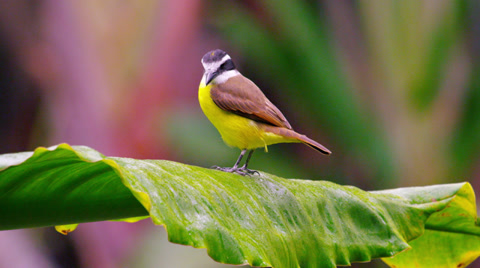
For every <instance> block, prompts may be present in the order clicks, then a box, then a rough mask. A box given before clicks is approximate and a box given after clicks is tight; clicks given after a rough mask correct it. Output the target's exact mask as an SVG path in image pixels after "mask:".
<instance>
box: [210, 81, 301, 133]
mask: <svg viewBox="0 0 480 268" xmlns="http://www.w3.org/2000/svg"><path fill="white" fill-rule="evenodd" d="M210 95H211V97H212V99H213V102H215V104H216V105H217V106H218V107H220V108H221V109H222V110H225V111H229V112H232V113H235V114H238V115H240V116H243V117H246V118H249V119H252V120H255V121H257V122H262V123H266V124H269V125H273V126H277V127H284V128H288V129H292V127H291V126H290V123H288V121H287V119H286V118H285V116H284V115H283V114H282V112H280V110H279V109H278V108H277V107H276V106H275V105H273V103H272V102H270V100H268V99H267V97H265V95H264V94H263V92H262V91H261V90H260V89H259V88H258V87H257V86H256V85H255V84H254V83H253V82H252V81H250V80H249V79H247V78H245V77H244V76H243V75H241V74H240V75H237V76H234V77H232V78H230V79H228V80H227V81H226V82H225V83H222V84H219V85H215V86H213V87H212V89H211V90H210Z"/></svg>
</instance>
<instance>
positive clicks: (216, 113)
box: [198, 81, 294, 149]
mask: <svg viewBox="0 0 480 268" xmlns="http://www.w3.org/2000/svg"><path fill="white" fill-rule="evenodd" d="M210 89H211V85H207V86H205V84H204V83H203V81H202V83H200V87H199V90H198V100H199V102H200V107H201V108H202V110H203V113H204V114H205V115H206V116H207V118H208V119H209V120H210V122H212V124H213V125H214V126H215V127H216V128H217V130H218V132H220V135H221V136H222V139H223V141H224V142H225V143H226V144H227V145H229V146H232V147H237V148H240V149H255V148H259V147H265V149H266V148H267V145H270V144H275V143H283V142H294V141H293V140H291V139H286V138H284V137H282V136H280V135H276V134H273V133H271V132H266V131H264V130H263V128H262V125H261V124H260V123H257V122H255V121H253V120H251V119H248V118H245V117H242V116H239V115H236V114H234V113H231V112H227V111H224V110H222V109H220V108H219V107H218V106H217V105H216V104H215V103H214V102H213V100H212V98H211V97H210Z"/></svg>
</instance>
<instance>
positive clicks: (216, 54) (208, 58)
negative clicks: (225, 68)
mask: <svg viewBox="0 0 480 268" xmlns="http://www.w3.org/2000/svg"><path fill="white" fill-rule="evenodd" d="M225 55H227V53H226V52H225V51H223V50H221V49H215V50H212V51H210V52H207V54H205V55H204V56H203V58H202V61H203V62H205V63H211V62H216V61H220V60H221V59H223V57H225Z"/></svg>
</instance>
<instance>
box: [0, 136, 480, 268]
mask: <svg viewBox="0 0 480 268" xmlns="http://www.w3.org/2000/svg"><path fill="white" fill-rule="evenodd" d="M145 215H150V216H151V218H152V220H153V222H154V223H156V224H159V225H164V226H165V228H166V229H167V231H168V236H169V240H170V241H172V242H174V243H180V244H184V245H192V246H194V247H198V248H207V251H208V254H209V255H210V256H211V257H212V258H213V259H215V260H217V261H220V262H223V263H230V264H244V263H248V264H251V265H255V266H273V267H277V268H279V267H335V266H336V265H348V264H350V263H351V262H358V261H369V260H371V259H372V258H382V257H391V256H394V255H396V254H398V255H396V256H395V257H394V258H391V259H386V262H387V263H390V264H392V265H396V267H411V266H409V265H411V264H412V263H420V264H421V265H420V266H418V267H441V266H428V265H429V263H428V259H427V260H424V258H425V254H426V253H428V254H431V252H440V253H442V252H445V251H446V250H448V248H449V247H455V246H457V247H456V248H455V251H453V252H452V251H448V252H450V253H449V254H442V255H438V254H437V255H436V257H437V258H440V261H442V260H443V262H442V263H447V262H448V263H462V264H468V263H469V262H471V261H473V260H474V259H475V258H477V257H478V256H479V254H480V253H479V250H478V249H479V240H480V239H479V236H480V227H479V226H478V223H476V217H477V215H476V208H475V200H474V193H473V190H472V188H471V186H470V184H468V183H459V184H448V185H439V186H429V187H418V188H402V189H395V190H388V191H377V192H365V191H362V190H360V189H358V188H355V187H350V186H340V185H337V184H334V183H331V182H327V181H308V180H296V179H290V180H287V179H283V178H279V177H276V176H273V175H269V174H265V173H260V175H256V176H252V177H242V176H239V175H235V174H229V173H224V172H220V171H216V170H208V169H204V168H200V167H195V166H188V165H184V164H180V163H175V162H170V161H163V160H135V159H128V158H117V157H105V156H103V155H102V154H100V153H98V152H97V151H94V150H93V149H90V148H88V147H82V146H74V147H70V146H69V145H66V144H62V145H59V146H55V147H51V148H48V149H47V148H39V149H37V150H36V151H35V152H33V153H32V152H27V153H16V154H6V155H2V156H0V229H3V230H5V229H14V228H25V227H35V226H48V225H64V224H71V223H78V222H87V221H98V220H109V219H120V218H128V217H138V216H145ZM422 234H423V235H422ZM424 238H425V239H426V240H422V239H424ZM414 239H415V240H414ZM412 240H413V241H412ZM410 241H412V242H410ZM425 241H426V242H427V243H425ZM432 241H434V242H435V244H433V245H432V244H430V243H429V242H432ZM472 241H473V242H472ZM417 242H418V243H417ZM467 242H468V243H469V244H466V243H467ZM412 245H413V249H412V250H410V251H407V252H406V253H404V252H403V251H405V250H407V249H410V248H411V247H412ZM458 245H462V246H461V247H460V246H458ZM410 252H412V253H413V254H410V255H409V256H408V257H407V258H402V255H405V256H407V255H406V254H409V253H410ZM422 263H423V266H422ZM459 267H460V266H459Z"/></svg>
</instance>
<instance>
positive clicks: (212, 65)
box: [202, 49, 238, 85]
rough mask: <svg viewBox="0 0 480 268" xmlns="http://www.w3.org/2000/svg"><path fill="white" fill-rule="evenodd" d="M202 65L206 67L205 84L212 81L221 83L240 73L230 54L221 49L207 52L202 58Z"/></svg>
mask: <svg viewBox="0 0 480 268" xmlns="http://www.w3.org/2000/svg"><path fill="white" fill-rule="evenodd" d="M202 65H203V68H204V69H205V73H204V79H205V85H208V84H210V83H211V82H214V83H216V84H221V83H223V82H225V81H227V80H228V79H229V78H230V77H232V76H235V75H237V74H238V71H237V70H236V69H235V64H234V63H233V61H232V59H231V58H230V56H229V55H228V54H227V53H225V51H223V50H220V49H215V50H212V51H210V52H208V53H206V54H205V55H204V56H203V58H202Z"/></svg>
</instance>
